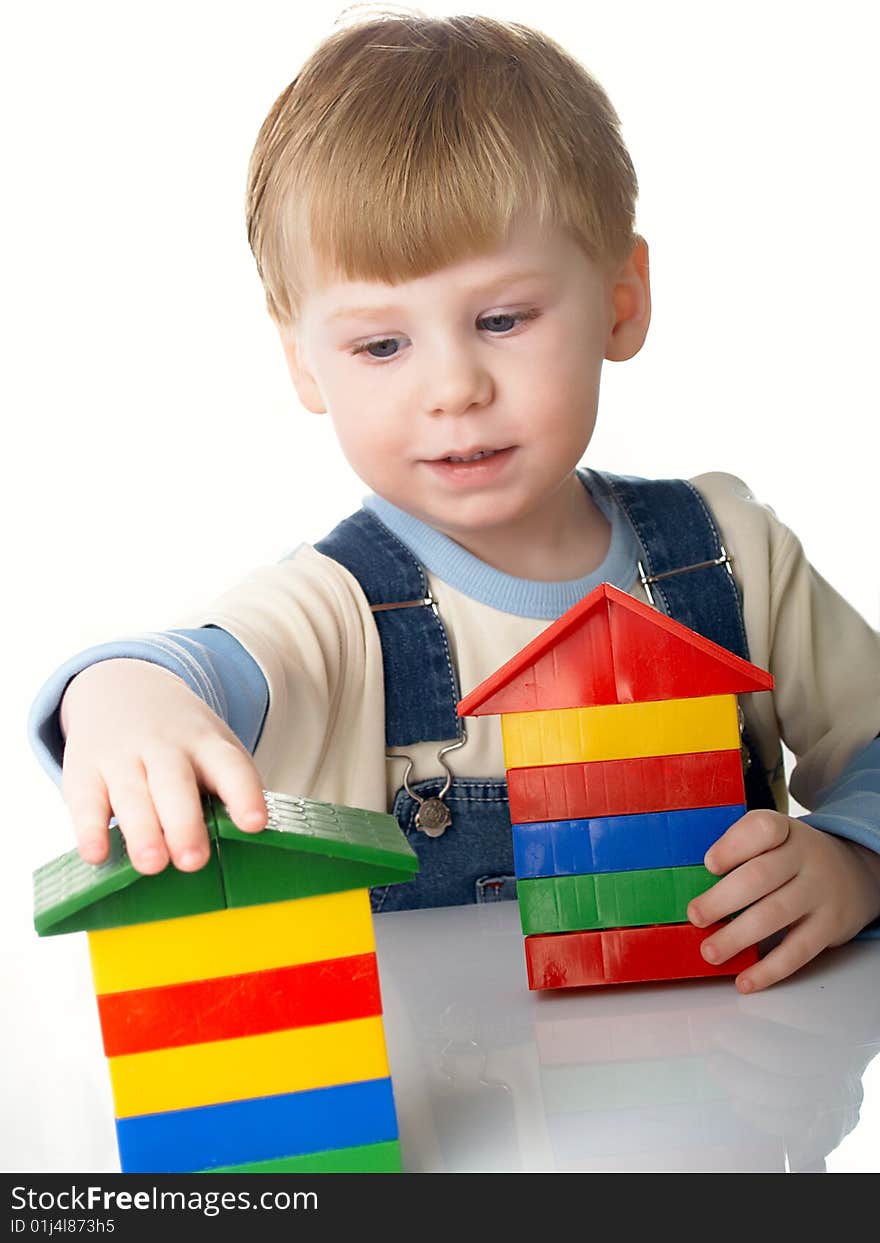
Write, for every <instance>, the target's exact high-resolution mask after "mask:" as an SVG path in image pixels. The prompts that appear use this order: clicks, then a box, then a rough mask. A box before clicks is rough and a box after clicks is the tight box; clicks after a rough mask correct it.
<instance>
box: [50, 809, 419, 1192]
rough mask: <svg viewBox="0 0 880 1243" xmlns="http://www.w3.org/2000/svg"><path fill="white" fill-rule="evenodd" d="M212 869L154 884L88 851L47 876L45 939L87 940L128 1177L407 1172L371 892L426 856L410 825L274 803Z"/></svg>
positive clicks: (220, 832) (229, 833)
mask: <svg viewBox="0 0 880 1243" xmlns="http://www.w3.org/2000/svg"><path fill="white" fill-rule="evenodd" d="M265 796H266V804H267V807H268V809H269V822H268V825H267V827H266V828H265V829H264V830H263V831H262V832H261V833H259V834H249V833H242V832H240V831H239V830H238V829H237V828H236V827H235V825H234V824H233V823H232V821H231V820H230V818H229V816H228V814H227V812H226V809H225V808H224V807H223V805H222V804H221V803H220V802H219V801H218V800H217V799H216V798H214V797H213V796H206V797H205V799H204V803H203V806H204V811H205V823H206V825H207V827H208V831H209V834H210V838H211V858H210V861H209V862H208V864H207V865H206V866H205V867H204V868H202V869H201V870H200V871H198V872H179V871H177V870H176V869H175V868H173V867H172V866H170V865H169V866H168V867H167V868H166V869H165V870H164V871H163V872H160V873H158V874H157V875H154V876H144V875H142V874H141V873H139V872H137V871H136V870H135V868H134V867H133V866H132V864H131V862H130V861H129V859H128V856H127V854H126V850H125V842H124V840H123V838H122V834H121V833H120V832H119V830H118V829H116V828H114V829H112V830H111V839H112V849H111V854H110V857H109V859H108V860H107V861H106V862H105V863H103V864H100V865H98V866H93V865H91V864H87V863H84V862H83V861H82V860H81V859H80V857H79V855H78V853H77V852H76V851H71V852H69V853H68V854H65V855H62V856H61V857H60V858H59V859H55V860H54V861H53V862H51V863H49V864H47V865H45V866H44V867H42V868H39V869H38V870H37V871H36V872H35V873H34V899H35V901H34V906H35V918H34V923H35V926H36V929H37V932H38V933H39V934H40V935H41V936H52V935H55V934H59V933H67V932H77V931H83V930H84V931H86V932H87V933H88V937H89V948H90V953H91V960H92V973H93V976H94V981H95V991H96V994H97V1000H98V1013H99V1017H100V1022H101V1031H102V1035H103V1041H104V1052H105V1054H106V1056H107V1059H108V1066H109V1070H110V1080H111V1085H112V1090H113V1100H114V1106H115V1113H116V1134H117V1142H118V1147H119V1156H120V1163H121V1168H122V1170H123V1172H144V1173H147V1172H149V1173H181V1172H193V1171H206V1172H209V1171H214V1172H221V1171H222V1172H230V1171H247V1172H260V1171H263V1172H269V1171H310V1172H317V1171H346V1172H357V1171H389V1172H390V1171H398V1170H400V1168H401V1164H400V1145H399V1140H398V1132H397V1117H396V1112H395V1107H394V1097H393V1094H392V1085H391V1077H390V1071H389V1066H388V1058H387V1053H386V1048H385V1034H384V1029H383V1025H382V1003H381V996H380V991H379V977H378V973H377V966H376V952H375V940H374V936H373V923H372V913H371V910H370V901H369V892H368V890H369V888H370V886H373V885H388V884H396V883H398V882H400V881H406V880H408V879H410V877H411V876H412V875H413V874H414V873H415V872H416V870H417V868H418V861H417V859H416V855H415V853H414V852H413V850H412V848H411V847H410V846H409V844H408V842H407V841H406V839H405V837H404V835H403V833H402V832H401V830H400V828H399V826H398V824H397V822H396V820H395V819H394V818H393V817H392V816H389V815H385V814H383V813H378V812H370V811H363V810H360V809H356V808H348V807H337V806H334V805H332V804H329V803H315V802H310V801H308V800H306V799H302V798H294V797H287V796H285V795H282V794H276V793H272V792H269V791H267V792H266V795H265Z"/></svg>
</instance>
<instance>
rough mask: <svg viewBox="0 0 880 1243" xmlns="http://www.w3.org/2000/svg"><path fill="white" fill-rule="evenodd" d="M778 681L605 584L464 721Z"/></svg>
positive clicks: (467, 700)
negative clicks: (511, 713)
mask: <svg viewBox="0 0 880 1243" xmlns="http://www.w3.org/2000/svg"><path fill="white" fill-rule="evenodd" d="M772 686H773V678H772V676H771V675H770V674H769V673H766V672H765V671H764V670H763V669H759V668H758V667H757V665H753V664H750V663H749V661H747V660H742V659H741V657H739V656H734V654H733V652H728V651H727V649H726V648H723V647H719V645H718V644H717V643H713V642H712V641H711V640H710V639H706V638H704V637H703V636H702V635H700V634H697V632H696V631H695V630H691V629H689V628H688V627H687V626H683V625H682V624H681V622H677V621H673V619H672V618H671V617H667V616H666V615H665V614H664V613H658V612H657V610H656V609H653V608H651V607H650V606H649V605H647V604H644V603H643V602H642V601H641V600H636V599H634V598H633V597H632V596H630V595H627V593H626V592H625V591H620V590H619V589H618V588H617V587H613V586H612V585H611V583H600V585H599V586H598V587H596V588H595V590H594V591H591V592H590V594H589V595H588V596H584V598H583V600H579V601H578V603H577V604H575V605H574V606H573V607H572V608H570V609H569V610H568V612H567V613H563V614H562V616H561V617H560V618H558V619H557V620H556V621H555V622H553V623H552V624H551V625H550V626H548V627H547V629H546V630H545V631H543V632H542V633H541V634H539V635H538V636H537V638H535V639H533V640H532V642H531V643H528V644H527V645H526V646H525V647H524V648H523V649H522V651H521V652H518V653H517V655H516V656H514V657H513V658H512V659H511V660H509V661H508V662H507V664H506V665H502V667H501V668H500V669H498V670H497V671H496V672H495V673H493V674H492V676H491V677H489V678H487V679H486V680H485V682H482V683H481V684H480V685H479V686H477V687H476V688H475V689H474V690H472V691H471V693H470V694H469V695H465V697H464V699H462V700H461V702H460V703H459V705H458V715H459V716H487V715H491V714H493V713H500V712H535V711H537V710H539V709H545V708H588V707H594V706H595V705H597V704H615V703H640V702H643V701H646V700H658V699H694V698H698V697H700V696H702V695H727V694H741V693H742V694H744V693H747V692H749V691H768V690H770V689H771V688H772Z"/></svg>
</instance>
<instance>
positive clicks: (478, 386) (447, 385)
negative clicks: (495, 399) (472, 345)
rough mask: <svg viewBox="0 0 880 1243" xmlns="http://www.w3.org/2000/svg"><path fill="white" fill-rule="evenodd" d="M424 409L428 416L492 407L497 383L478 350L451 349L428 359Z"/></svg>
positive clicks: (458, 347) (465, 348)
mask: <svg viewBox="0 0 880 1243" xmlns="http://www.w3.org/2000/svg"><path fill="white" fill-rule="evenodd" d="M426 368H427V374H426V375H425V378H424V382H423V383H424V409H425V410H426V411H427V412H428V414H450V415H459V414H467V413H469V412H472V411H474V410H479V409H481V408H482V407H483V406H486V405H488V403H489V402H490V401H491V400H492V395H493V392H494V381H493V379H492V375H491V373H490V371H489V368H488V367H487V365H486V361H485V359H481V358H480V357H479V356H478V350H476V349H468V348H467V347H466V346H463V345H460V346H448V347H447V348H445V349H443V350H438V351H435V352H434V353H433V354H432V356H431V357H430V358H429V359H426Z"/></svg>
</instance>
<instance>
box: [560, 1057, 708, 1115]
mask: <svg viewBox="0 0 880 1243" xmlns="http://www.w3.org/2000/svg"><path fill="white" fill-rule="evenodd" d="M658 1068H659V1069H658ZM728 1094H729V1091H728V1089H727V1088H725V1086H724V1084H723V1083H722V1082H721V1081H720V1079H718V1078H716V1076H714V1075H713V1074H712V1072H711V1071H710V1070H709V1067H708V1059H707V1058H706V1057H705V1056H695V1055H691V1056H689V1057H675V1058H665V1059H663V1062H662V1067H661V1066H660V1063H659V1062H658V1060H657V1059H655V1058H652V1059H649V1060H645V1061H638V1062H588V1063H586V1064H583V1065H576V1066H542V1067H541V1097H542V1099H543V1102H544V1110H545V1112H546V1113H547V1114H562V1113H583V1112H586V1111H587V1110H589V1109H600V1110H606V1109H627V1108H630V1107H638V1106H642V1105H681V1104H686V1103H695V1102H701V1101H715V1100H721V1099H723V1098H725V1097H726V1096H728Z"/></svg>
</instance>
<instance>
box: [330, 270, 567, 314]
mask: <svg viewBox="0 0 880 1243" xmlns="http://www.w3.org/2000/svg"><path fill="white" fill-rule="evenodd" d="M546 276H547V272H541V271H528V272H526V271H523V272H507V273H505V274H504V275H503V276H496V277H493V279H492V280H489V281H485V282H484V283H483V284H482V285H477V286H475V287H474V288H473V289H472V290H470V294H471V296H473V295H474V294H479V293H486V292H487V291H488V290H490V289H497V288H499V287H500V286H502V285H515V284H517V283H518V282H520V281H527V280H534V279H535V278H543V277H546ZM400 309H401V308H400V307H399V306H395V305H394V304H389V305H387V306H344V307H340V308H339V309H338V310H336V311H334V312H333V313H332V315H328V316H327V318H326V320H325V321H324V322H325V323H327V324H332V323H334V322H335V321H336V320H338V319H369V318H370V317H371V316H373V315H392V314H396V312H397V311H399V310H400Z"/></svg>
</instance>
